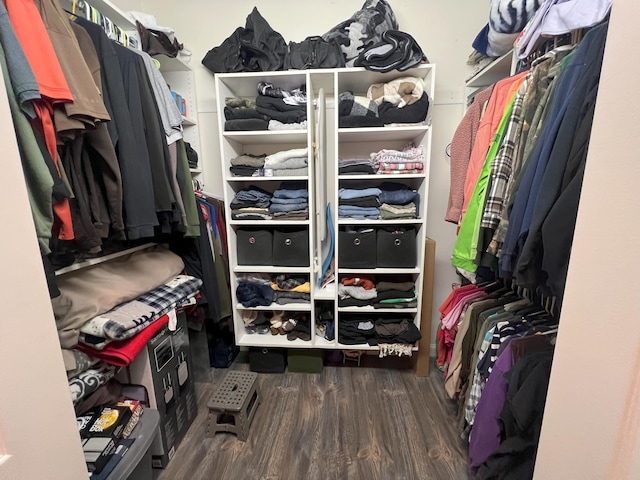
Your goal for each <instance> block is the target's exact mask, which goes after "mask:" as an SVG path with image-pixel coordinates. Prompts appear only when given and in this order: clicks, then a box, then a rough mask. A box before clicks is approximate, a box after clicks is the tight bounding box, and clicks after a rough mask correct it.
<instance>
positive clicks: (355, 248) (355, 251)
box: [338, 228, 376, 268]
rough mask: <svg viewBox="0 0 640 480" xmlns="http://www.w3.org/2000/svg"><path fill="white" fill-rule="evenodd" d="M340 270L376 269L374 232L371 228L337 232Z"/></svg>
mask: <svg viewBox="0 0 640 480" xmlns="http://www.w3.org/2000/svg"><path fill="white" fill-rule="evenodd" d="M338 265H339V266H340V268H376V231H375V230H374V229H373V228H360V229H351V230H349V229H347V230H340V232H338Z"/></svg>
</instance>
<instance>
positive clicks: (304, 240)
mask: <svg viewBox="0 0 640 480" xmlns="http://www.w3.org/2000/svg"><path fill="white" fill-rule="evenodd" d="M273 265H274V266H278V267H308V266H309V230H308V229H306V228H305V229H303V230H299V229H298V230H293V229H278V230H276V231H275V232H273Z"/></svg>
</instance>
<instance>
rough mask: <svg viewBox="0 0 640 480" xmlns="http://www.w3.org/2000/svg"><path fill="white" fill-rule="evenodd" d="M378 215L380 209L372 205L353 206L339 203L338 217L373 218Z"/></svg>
mask: <svg viewBox="0 0 640 480" xmlns="http://www.w3.org/2000/svg"><path fill="white" fill-rule="evenodd" d="M379 215H380V209H379V208H374V207H354V206H352V205H339V206H338V217H340V218H345V217H348V218H367V219H368V220H375V219H377V218H378V216H379Z"/></svg>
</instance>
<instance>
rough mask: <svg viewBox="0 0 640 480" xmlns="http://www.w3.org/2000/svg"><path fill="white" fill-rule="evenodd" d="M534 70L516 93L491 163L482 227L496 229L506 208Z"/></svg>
mask: <svg viewBox="0 0 640 480" xmlns="http://www.w3.org/2000/svg"><path fill="white" fill-rule="evenodd" d="M531 75H532V72H530V73H529V74H527V76H526V78H525V79H524V82H522V85H520V89H519V90H518V93H517V94H516V97H515V100H514V102H513V109H512V110H511V116H510V117H509V120H508V123H507V126H506V128H505V133H504V137H503V139H502V143H501V144H500V149H499V150H498V153H497V154H496V156H495V158H494V160H493V163H492V164H491V176H490V178H489V185H490V190H489V191H488V192H487V196H486V200H485V204H484V211H483V213H482V228H491V229H495V228H497V227H498V224H499V223H500V218H501V217H502V211H503V209H504V196H505V192H506V189H507V183H508V181H509V178H510V177H511V166H512V164H513V160H514V158H515V156H516V153H517V149H518V142H519V137H520V132H521V130H522V123H521V122H520V117H521V116H522V105H523V103H524V97H525V93H526V92H527V88H528V84H529V81H530V79H531Z"/></svg>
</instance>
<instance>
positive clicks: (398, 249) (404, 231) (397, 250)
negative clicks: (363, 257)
mask: <svg viewBox="0 0 640 480" xmlns="http://www.w3.org/2000/svg"><path fill="white" fill-rule="evenodd" d="M377 252H378V263H377V266H378V267H380V268H413V267H415V266H416V264H417V263H418V259H417V257H418V255H417V251H416V229H415V228H412V227H409V228H405V227H395V228H393V227H392V228H381V229H379V230H378V241H377Z"/></svg>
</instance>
